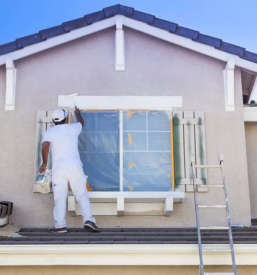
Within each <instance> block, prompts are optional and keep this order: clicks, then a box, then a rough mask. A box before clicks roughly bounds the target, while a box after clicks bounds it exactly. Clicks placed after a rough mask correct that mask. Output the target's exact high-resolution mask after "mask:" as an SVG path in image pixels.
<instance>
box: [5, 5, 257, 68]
mask: <svg viewBox="0 0 257 275" xmlns="http://www.w3.org/2000/svg"><path fill="white" fill-rule="evenodd" d="M117 14H122V15H125V16H127V17H129V18H132V19H134V20H138V21H142V22H145V23H147V24H149V25H152V26H154V27H157V28H161V29H163V30H167V31H169V32H171V33H175V34H177V35H181V36H184V37H187V38H190V39H192V40H194V41H195V42H199V43H204V44H207V45H210V46H212V47H214V48H216V49H218V50H221V51H225V52H228V53H231V54H234V55H238V56H239V57H241V58H243V59H245V60H248V61H251V62H254V63H257V54H256V53H252V52H249V51H246V50H245V49H244V48H242V47H239V46H236V45H232V44H229V43H226V42H223V41H222V40H221V39H219V38H215V37H211V36H207V35H204V34H201V33H199V32H198V31H195V30H191V29H188V28H185V27H182V26H179V25H177V24H175V23H172V22H169V21H166V20H162V19H159V18H155V16H153V15H151V14H147V13H143V12H141V11H137V10H134V8H131V7H127V6H123V5H114V6H111V7H107V8H104V9H103V10H101V11H98V12H94V13H91V14H87V15H85V16H84V17H82V18H78V19H75V20H71V21H68V22H64V23H63V24H62V25H59V26H55V27H52V28H48V29H45V30H41V31H40V32H39V33H36V34H33V35H29V36H25V37H22V38H18V39H16V41H13V42H10V43H6V44H3V45H0V55H3V54H6V53H10V52H13V51H17V50H19V49H22V48H23V47H26V46H29V45H32V44H35V43H39V42H42V41H44V40H46V39H48V38H50V37H54V36H57V35H61V34H64V33H66V32H69V31H71V30H74V29H77V28H81V27H84V26H87V25H89V24H93V23H95V22H97V21H100V20H103V19H106V18H109V17H112V16H115V15H117Z"/></svg>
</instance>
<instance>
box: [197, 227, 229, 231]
mask: <svg viewBox="0 0 257 275" xmlns="http://www.w3.org/2000/svg"><path fill="white" fill-rule="evenodd" d="M200 229H201V230H205V229H209V230H225V229H229V227H228V226H200Z"/></svg>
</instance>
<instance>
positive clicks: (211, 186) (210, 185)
mask: <svg viewBox="0 0 257 275" xmlns="http://www.w3.org/2000/svg"><path fill="white" fill-rule="evenodd" d="M197 187H198V188H199V187H200V188H224V185H220V184H208V185H207V184H197Z"/></svg>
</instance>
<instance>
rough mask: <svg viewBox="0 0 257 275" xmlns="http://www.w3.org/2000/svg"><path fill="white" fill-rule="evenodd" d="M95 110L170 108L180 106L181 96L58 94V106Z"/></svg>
mask: <svg viewBox="0 0 257 275" xmlns="http://www.w3.org/2000/svg"><path fill="white" fill-rule="evenodd" d="M74 103H75V104H76V105H77V106H78V107H79V108H81V109H90V110H92V109H95V110H143V109H147V110H171V109H172V108H175V107H176V108H177V107H182V96H77V97H74V98H73V99H72V100H70V99H69V98H67V97H66V96H65V95H59V96H58V107H67V108H74Z"/></svg>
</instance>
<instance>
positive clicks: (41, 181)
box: [36, 169, 52, 194]
mask: <svg viewBox="0 0 257 275" xmlns="http://www.w3.org/2000/svg"><path fill="white" fill-rule="evenodd" d="M51 181H52V171H51V170H50V169H46V171H45V172H44V173H39V174H38V176H37V181H36V190H37V191H38V192H40V193H42V194H48V193H50V191H51Z"/></svg>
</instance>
